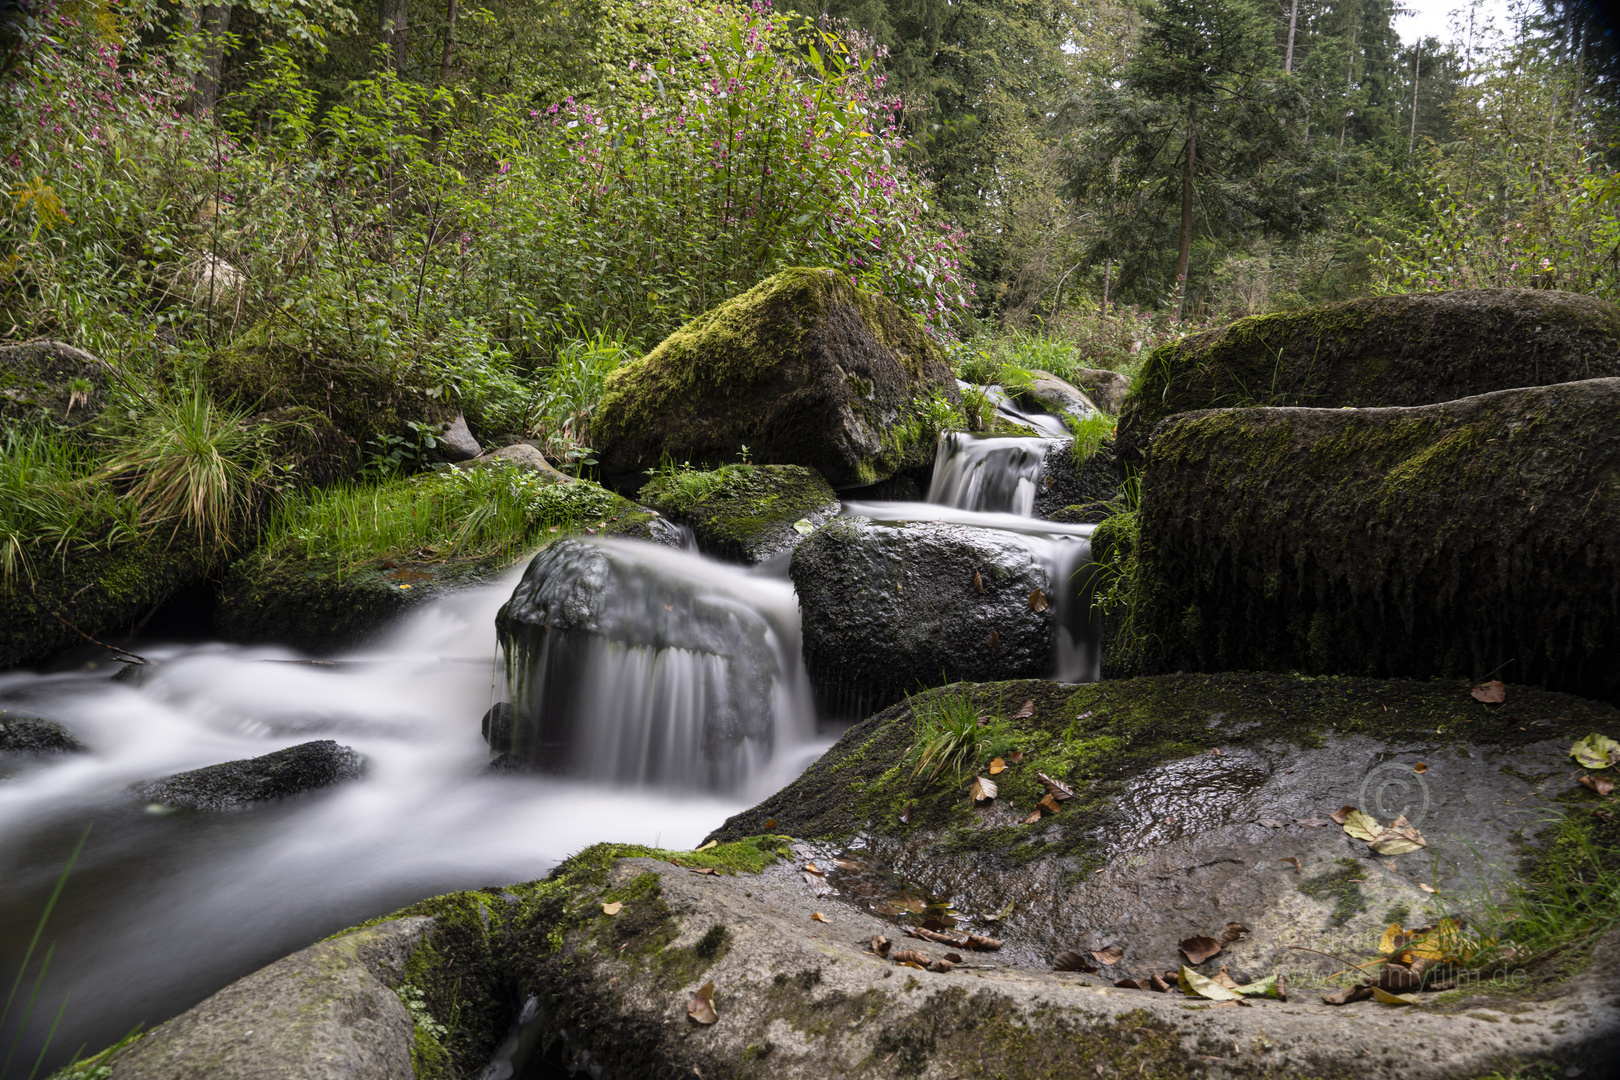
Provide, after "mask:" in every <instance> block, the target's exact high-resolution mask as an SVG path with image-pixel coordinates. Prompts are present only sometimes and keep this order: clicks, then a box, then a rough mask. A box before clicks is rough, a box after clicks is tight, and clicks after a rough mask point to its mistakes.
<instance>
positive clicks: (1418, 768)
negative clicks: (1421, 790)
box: [1412, 761, 1429, 775]
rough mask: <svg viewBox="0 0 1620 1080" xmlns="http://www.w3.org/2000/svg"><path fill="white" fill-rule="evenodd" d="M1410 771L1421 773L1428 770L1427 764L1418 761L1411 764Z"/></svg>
mask: <svg viewBox="0 0 1620 1080" xmlns="http://www.w3.org/2000/svg"><path fill="white" fill-rule="evenodd" d="M1412 771H1413V772H1415V773H1418V774H1419V775H1421V774H1423V773H1426V772H1428V771H1429V766H1428V765H1427V764H1425V763H1424V762H1421V761H1420V762H1418V763H1417V764H1416V765H1414V766H1412Z"/></svg>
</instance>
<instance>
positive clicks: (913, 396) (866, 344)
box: [591, 268, 961, 487]
mask: <svg viewBox="0 0 1620 1080" xmlns="http://www.w3.org/2000/svg"><path fill="white" fill-rule="evenodd" d="M936 396H937V397H942V398H944V399H945V400H947V401H949V402H950V403H951V404H953V405H958V404H960V402H961V395H960V393H959V392H958V390H957V387H956V380H955V379H954V378H953V377H952V375H951V371H950V367H949V366H948V365H947V363H946V361H945V356H944V353H943V351H942V350H941V349H940V347H939V345H938V344H937V343H936V342H935V341H934V340H933V339H932V338H930V337H929V336H928V334H927V332H926V331H925V330H924V329H923V327H922V324H921V323H920V322H919V321H918V320H917V319H916V318H915V317H913V316H912V315H911V314H909V313H908V312H906V311H904V310H903V309H902V308H900V307H899V306H898V305H896V304H894V303H893V302H891V301H889V300H887V299H885V298H883V297H881V296H878V295H876V294H873V293H869V292H866V291H865V290H862V289H857V288H856V287H855V286H853V285H851V284H850V283H849V280H848V279H847V278H845V277H843V276H842V275H840V274H839V273H837V272H836V271H833V270H828V269H807V268H800V269H793V270H786V271H783V272H782V273H780V274H777V275H776V276H775V277H772V278H768V279H766V280H765V281H764V282H762V283H761V284H759V285H757V286H755V287H754V288H753V289H751V290H749V291H748V292H746V293H744V294H742V295H741V296H737V297H734V298H733V299H731V300H728V301H726V302H725V303H723V304H721V305H720V306H718V307H716V308H715V309H714V310H712V311H710V312H709V313H707V314H706V315H703V316H701V317H700V318H698V319H696V320H694V321H693V322H691V323H689V324H688V325H686V326H684V327H682V328H681V329H680V330H677V331H676V332H675V333H673V334H671V335H670V336H669V337H668V338H666V339H665V340H664V341H663V343H662V344H660V345H659V346H658V347H657V348H656V349H654V350H653V351H652V352H651V353H649V354H647V356H645V357H644V358H642V359H641V360H638V361H636V362H634V363H632V364H628V365H626V366H625V367H622V368H620V369H619V370H617V371H615V372H614V373H613V374H612V375H610V376H609V377H608V384H607V390H606V393H605V394H604V395H603V397H602V403H601V405H600V406H599V407H598V409H597V412H596V415H595V418H594V419H593V420H592V422H591V440H592V444H593V445H594V446H595V447H596V448H597V451H598V454H599V456H600V457H601V459H602V461H603V463H604V464H605V465H606V466H607V468H608V469H609V470H610V471H612V472H614V473H617V474H620V475H624V474H631V473H636V472H639V471H642V470H648V469H654V468H656V467H658V466H659V464H660V463H661V462H663V461H665V460H672V461H676V462H690V463H692V464H693V465H696V466H702V467H716V466H719V465H723V464H726V463H728V462H734V461H736V460H738V459H739V458H740V457H743V456H745V455H746V456H747V457H748V458H749V459H750V460H753V461H757V462H759V463H761V464H770V465H804V466H808V467H810V468H812V469H815V470H816V471H817V472H819V473H820V474H821V475H822V476H824V477H826V478H827V480H828V481H829V482H830V483H831V484H832V485H833V486H834V487H845V486H850V485H860V484H870V483H873V482H875V481H878V480H882V479H884V478H885V477H888V476H891V475H893V474H894V473H895V472H896V471H898V470H900V469H903V468H915V467H919V466H924V465H927V464H928V461H929V460H930V459H931V458H932V457H933V445H932V442H931V441H930V440H929V439H927V438H925V434H926V433H925V431H924V428H923V425H922V423H921V422H920V419H919V417H918V416H917V406H916V401H917V399H927V398H930V397H936ZM745 448H746V450H745Z"/></svg>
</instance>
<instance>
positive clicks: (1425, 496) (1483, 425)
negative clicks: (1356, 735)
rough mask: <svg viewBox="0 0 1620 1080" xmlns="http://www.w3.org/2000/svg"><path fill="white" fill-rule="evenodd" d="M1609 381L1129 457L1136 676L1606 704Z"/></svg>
mask: <svg viewBox="0 0 1620 1080" xmlns="http://www.w3.org/2000/svg"><path fill="white" fill-rule="evenodd" d="M1617 416H1620V379H1591V380H1587V381H1583V382H1573V383H1562V384H1559V385H1555V386H1541V387H1531V388H1526V389H1519V390H1502V391H1498V392H1496V393H1492V394H1481V395H1479V396H1477V397H1470V398H1463V399H1461V400H1459V401H1452V402H1447V403H1445V404H1440V405H1428V406H1422V407H1418V408H1387V409H1232V410H1223V411H1217V412H1205V413H1195V414H1190V415H1187V416H1182V417H1177V418H1175V419H1173V420H1171V421H1169V422H1168V423H1167V424H1166V425H1165V426H1164V427H1163V428H1162V429H1161V430H1160V433H1159V435H1158V437H1157V438H1156V439H1155V441H1154V444H1153V449H1152V452H1151V453H1150V454H1149V456H1148V464H1147V471H1146V474H1145V477H1144V480H1143V492H1144V495H1143V500H1142V508H1141V511H1140V522H1141V536H1140V543H1139V549H1138V550H1139V559H1140V566H1139V573H1140V579H1139V584H1138V587H1137V597H1138V608H1137V611H1136V614H1135V623H1136V626H1137V628H1138V630H1139V633H1140V641H1141V647H1142V661H1143V666H1144V667H1145V669H1146V670H1147V671H1149V672H1153V671H1161V672H1162V671H1230V670H1234V669H1244V668H1248V669H1264V670H1272V671H1304V672H1309V673H1313V674H1355V675H1377V676H1385V677H1396V676H1401V677H1416V678H1429V677H1433V676H1459V677H1463V678H1479V679H1484V678H1486V677H1488V676H1491V675H1493V674H1494V675H1495V676H1497V677H1500V678H1503V679H1506V680H1511V681H1515V682H1524V683H1534V684H1538V685H1542V686H1547V687H1550V688H1552V689H1556V690H1565V691H1569V692H1572V693H1577V694H1581V695H1583V696H1585V697H1590V698H1596V699H1599V700H1604V701H1610V702H1617V703H1620V664H1617V663H1616V661H1615V658H1616V657H1617V656H1620V427H1617V425H1616V423H1615V418H1616V417H1617Z"/></svg>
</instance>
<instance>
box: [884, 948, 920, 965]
mask: <svg viewBox="0 0 1620 1080" xmlns="http://www.w3.org/2000/svg"><path fill="white" fill-rule="evenodd" d="M889 959H890V960H893V961H894V962H895V963H897V964H920V965H921V966H923V967H927V966H928V957H927V956H925V955H924V954H922V953H920V952H918V951H917V950H916V949H896V950H894V951H893V952H892V953H890V954H889Z"/></svg>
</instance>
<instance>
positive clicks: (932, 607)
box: [790, 518, 1056, 715]
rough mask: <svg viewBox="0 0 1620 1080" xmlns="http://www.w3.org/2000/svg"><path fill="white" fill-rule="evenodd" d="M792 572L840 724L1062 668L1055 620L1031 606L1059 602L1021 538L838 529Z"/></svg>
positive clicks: (798, 553) (849, 525)
mask: <svg viewBox="0 0 1620 1080" xmlns="http://www.w3.org/2000/svg"><path fill="white" fill-rule="evenodd" d="M790 572H791V574H792V577H793V586H794V588H795V590H796V591H797V592H798V595H799V609H800V612H801V614H802V619H803V633H804V662H805V667H806V669H807V670H808V671H809V674H810V680H811V682H812V684H813V685H814V686H815V688H816V691H817V694H818V696H819V697H820V698H821V699H822V701H823V702H824V703H825V704H827V705H828V706H829V707H831V708H833V709H834V710H835V711H838V712H840V713H844V714H846V715H847V714H851V713H853V714H855V715H862V714H864V713H866V712H868V711H870V710H871V709H874V708H880V707H882V706H883V705H887V704H888V703H889V702H891V701H895V700H898V699H899V698H900V697H901V696H903V695H904V694H906V693H909V692H911V691H914V690H917V689H920V688H922V687H925V686H937V685H939V684H941V683H948V682H955V681H957V680H959V679H969V680H975V681H988V680H991V679H1001V678H1023V677H1037V676H1042V675H1045V674H1046V673H1047V672H1048V671H1049V670H1050V669H1051V667H1052V664H1053V635H1054V630H1055V625H1056V624H1055V614H1054V610H1053V609H1052V608H1050V607H1048V608H1046V609H1045V610H1042V611H1036V610H1034V608H1033V607H1032V606H1031V603H1030V595H1031V594H1032V593H1033V592H1035V591H1036V590H1041V591H1042V593H1043V595H1046V596H1050V595H1051V594H1052V590H1053V583H1052V582H1051V581H1049V580H1048V573H1047V569H1046V566H1045V564H1044V563H1043V562H1041V561H1040V560H1039V559H1037V558H1036V557H1035V555H1034V554H1033V553H1032V551H1031V549H1030V548H1029V546H1028V545H1027V544H1025V543H1023V542H1022V541H1021V540H1020V539H1019V538H1017V537H1014V536H1010V535H1007V534H1003V533H998V532H993V531H990V530H985V529H973V528H967V527H964V526H957V525H948V524H943V523H939V522H914V523H910V524H906V525H878V524H874V523H872V522H871V521H869V520H867V519H865V518H839V519H836V520H834V521H832V522H830V523H829V524H827V525H826V526H824V527H823V528H821V529H820V530H819V531H817V532H816V533H815V534H814V535H812V536H811V537H810V538H809V539H808V540H806V541H805V542H804V543H803V544H800V545H799V547H798V548H797V549H796V550H795V551H794V552H793V561H792V564H791V568H790ZM975 575H977V577H978V581H979V586H975V584H974V578H975ZM980 586H982V589H983V591H980Z"/></svg>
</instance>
